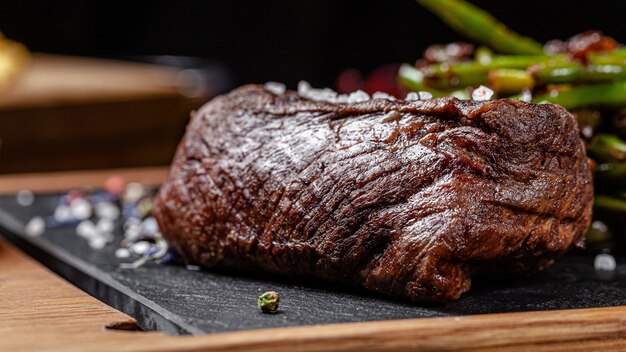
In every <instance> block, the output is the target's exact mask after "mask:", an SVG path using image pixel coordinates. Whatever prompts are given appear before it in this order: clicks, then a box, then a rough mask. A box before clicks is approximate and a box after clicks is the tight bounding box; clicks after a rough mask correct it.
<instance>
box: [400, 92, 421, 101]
mask: <svg viewBox="0 0 626 352" xmlns="http://www.w3.org/2000/svg"><path fill="white" fill-rule="evenodd" d="M404 100H406V101H416V100H420V96H419V94H417V92H409V94H407V95H406V97H405V98H404Z"/></svg>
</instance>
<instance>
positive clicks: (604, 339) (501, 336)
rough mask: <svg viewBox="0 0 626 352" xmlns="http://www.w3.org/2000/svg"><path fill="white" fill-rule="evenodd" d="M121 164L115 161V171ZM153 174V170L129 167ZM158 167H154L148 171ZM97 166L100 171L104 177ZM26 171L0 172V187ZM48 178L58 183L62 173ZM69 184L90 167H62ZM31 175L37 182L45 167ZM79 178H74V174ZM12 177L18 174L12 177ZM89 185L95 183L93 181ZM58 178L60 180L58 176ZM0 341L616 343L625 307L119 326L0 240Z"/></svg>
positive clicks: (281, 347)
mask: <svg viewBox="0 0 626 352" xmlns="http://www.w3.org/2000/svg"><path fill="white" fill-rule="evenodd" d="M116 172H117V173H124V171H120V170H118V171H116ZM129 174H131V175H135V177H141V175H143V176H145V177H152V179H153V180H154V179H158V178H159V177H160V176H162V175H163V171H162V170H161V171H160V173H159V171H155V172H146V173H143V174H142V173H141V172H138V171H136V170H135V171H133V172H132V173H129ZM155 174H158V175H159V176H155ZM104 175H105V174H104V173H101V175H100V176H101V177H104ZM34 177H35V176H30V178H29V177H26V178H15V179H7V178H6V177H2V178H0V189H5V188H3V187H8V186H9V185H12V186H14V187H19V188H21V187H20V186H23V185H24V183H23V182H24V181H20V179H24V180H29V179H30V180H32V179H33V178H34ZM54 178H55V179H56V180H57V181H56V186H57V187H61V186H62V185H61V183H62V182H60V181H59V180H62V179H63V177H62V175H56V176H54ZM68 179H69V180H72V182H74V185H75V186H79V185H84V184H85V183H86V181H84V180H90V181H89V182H96V181H97V180H98V175H94V174H88V173H87V174H83V177H80V175H77V174H71V175H69V177H68ZM40 180H41V183H45V176H44V177H42V178H41V179H40ZM79 180H83V181H79ZM20 182H22V183H20ZM93 185H98V183H93ZM65 186H68V185H65ZM0 302H3V304H2V305H0V342H1V346H2V347H3V348H5V347H6V348H7V350H12V351H14V350H33V349H37V350H40V349H48V350H71V349H75V350H148V351H161V350H168V351H190V350H194V351H196V350H241V351H243V350H246V351H247V350H256V351H291V350H295V349H297V350H468V351H469V350H473V351H490V350H504V351H507V350H529V351H531V350H532V351H542V350H554V349H564V350H567V351H587V350H600V349H608V348H614V349H618V348H626V307H610V308H592V309H572V310H558V311H546V312H529V313H506V314H485V315H472V316H461V317H446V318H426V319H406V320H392V321H378V322H367V323H344V324H328V325H317V326H302V327H289V328H280V329H271V330H249V331H241V332H229V333H215V334H209V335H204V336H194V337H191V336H183V337H172V336H165V335H163V334H160V333H155V332H136V331H133V332H129V331H119V330H111V329H105V326H107V325H109V326H116V327H117V328H132V319H131V318H130V317H128V316H126V315H124V314H122V313H119V312H117V311H115V310H113V309H111V308H109V307H108V306H106V305H104V304H103V303H101V302H99V301H97V300H95V299H94V298H92V297H90V296H88V295H86V294H84V293H83V292H81V291H79V290H78V289H76V288H74V287H73V286H71V285H69V284H68V283H67V282H64V281H63V280H62V279H60V278H58V277H57V276H55V275H54V274H52V273H51V272H49V271H48V270H47V269H45V268H43V267H41V266H40V265H39V264H37V263H36V262H34V261H33V260H32V259H30V258H28V257H26V256H25V255H23V254H22V253H20V252H19V251H17V250H16V249H15V248H14V247H12V246H11V245H9V244H7V243H6V242H2V243H0Z"/></svg>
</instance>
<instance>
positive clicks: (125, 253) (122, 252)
mask: <svg viewBox="0 0 626 352" xmlns="http://www.w3.org/2000/svg"><path fill="white" fill-rule="evenodd" d="M115 257H117V258H128V257H130V251H129V250H128V249H126V248H118V249H116V250H115Z"/></svg>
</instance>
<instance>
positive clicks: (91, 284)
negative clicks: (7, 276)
mask: <svg viewBox="0 0 626 352" xmlns="http://www.w3.org/2000/svg"><path fill="white" fill-rule="evenodd" d="M23 228H24V224H23V223H22V222H21V221H20V220H18V219H16V218H15V217H14V216H12V215H11V214H9V213H7V212H6V211H4V210H2V209H0V233H1V235H2V236H4V237H5V238H7V239H8V240H10V241H11V242H12V243H13V244H15V245H16V246H18V247H19V248H20V249H22V250H23V251H25V252H26V253H27V254H29V255H30V256H31V257H33V258H35V259H36V260H38V261H39V262H41V263H42V264H44V265H45V266H46V267H48V268H49V269H50V270H52V271H54V272H55V273H57V274H58V275H60V276H61V277H63V278H64V279H66V280H67V281H69V282H71V283H72V284H74V285H76V286H77V287H78V288H80V289H81V290H83V291H85V292H87V293H88V294H90V295H91V296H93V297H95V298H97V299H99V300H100V301H102V302H104V303H106V304H107V305H109V306H111V307H113V308H115V309H117V310H119V311H122V312H124V313H126V314H128V315H130V316H131V317H133V318H134V319H135V320H136V321H137V326H138V327H139V328H141V329H142V330H149V331H152V330H158V331H162V332H164V333H166V334H169V335H186V334H193V335H198V334H206V332H204V331H202V330H200V329H198V328H196V327H194V326H192V325H189V324H187V323H185V322H183V321H179V319H177V316H175V315H173V314H171V313H170V312H169V311H167V310H165V309H162V308H161V307H159V306H158V305H156V304H154V303H153V302H151V301H149V300H147V299H145V298H144V297H142V296H140V295H137V294H136V293H134V292H133V291H132V290H130V289H128V288H127V287H125V286H123V285H121V284H119V283H118V282H116V281H115V280H113V279H112V278H111V277H110V276H109V275H108V274H106V273H104V272H102V271H101V270H99V269H98V268H97V267H95V266H94V265H91V264H89V263H87V262H85V261H83V260H80V259H77V258H76V257H74V256H72V255H70V254H68V253H67V252H66V251H64V250H63V249H61V248H59V247H57V246H54V245H50V244H48V243H46V242H45V241H42V240H39V239H38V238H36V237H28V236H26V235H25V234H24V231H23Z"/></svg>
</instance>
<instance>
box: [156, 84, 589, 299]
mask: <svg viewBox="0 0 626 352" xmlns="http://www.w3.org/2000/svg"><path fill="white" fill-rule="evenodd" d="M592 201H593V189H592V183H591V173H590V169H589V165H588V159H587V157H586V156H585V150H584V146H583V144H582V142H581V141H580V139H579V137H578V128H577V126H576V122H575V120H574V118H573V117H572V115H571V114H569V113H568V112H567V111H565V110H564V109H562V108H560V107H558V106H555V105H548V104H546V105H534V104H528V103H523V102H519V101H511V100H498V101H488V102H472V101H459V100H457V99H454V98H443V99H434V100H426V101H410V102H409V101H389V100H384V99H376V100H369V101H366V102H362V103H355V104H334V103H326V102H316V101H311V100H307V99H304V98H301V97H300V96H298V95H297V94H296V93H294V92H287V93H285V94H282V95H274V94H272V93H270V92H266V91H264V90H263V87H261V86H245V87H242V88H239V89H237V90H235V91H233V92H231V93H229V94H228V95H224V96H221V97H218V98H216V99H214V100H212V101H211V102H209V103H207V104H206V105H205V106H204V107H203V108H201V109H200V110H199V111H198V112H197V113H196V114H195V115H194V116H193V118H192V120H191V123H190V125H189V126H188V128H187V132H186V135H185V137H184V139H183V140H182V142H181V144H180V145H179V149H178V151H177V154H176V156H175V159H174V162H173V164H172V167H171V171H170V175H169V178H168V180H167V181H166V183H165V184H164V185H163V187H162V189H161V191H160V194H159V196H158V198H157V201H156V205H155V210H154V213H155V216H156V218H157V220H158V222H159V225H160V228H161V230H162V232H163V234H164V236H165V237H166V239H167V240H168V242H169V243H170V244H171V245H172V246H173V247H174V248H175V249H176V250H177V251H178V252H180V253H181V255H182V257H183V258H184V259H185V261H187V262H188V263H193V264H199V265H202V266H204V267H208V268H212V267H226V268H240V269H244V270H250V271H264V272H273V273H278V274H281V275H287V276H304V277H307V276H308V277H311V276H312V277H318V278H322V279H326V280H331V281H335V282H342V283H349V284H353V285H358V286H362V287H365V288H367V289H370V290H374V291H378V292H381V293H384V294H388V295H392V296H395V297H399V298H402V299H407V300H410V301H413V302H425V301H429V302H445V301H449V300H454V299H457V298H458V297H459V296H460V295H461V294H462V293H463V292H465V291H466V290H468V289H469V287H470V279H471V276H472V275H474V274H492V273H500V274H501V273H508V272H515V271H520V270H528V269H534V268H541V267H544V266H546V265H548V264H550V263H551V261H552V260H553V258H554V257H556V256H557V255H558V254H561V253H563V252H565V251H566V250H567V249H569V248H570V247H572V246H582V244H583V241H584V240H583V235H584V232H585V230H586V229H587V227H588V226H589V223H590V220H591V205H592Z"/></svg>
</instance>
